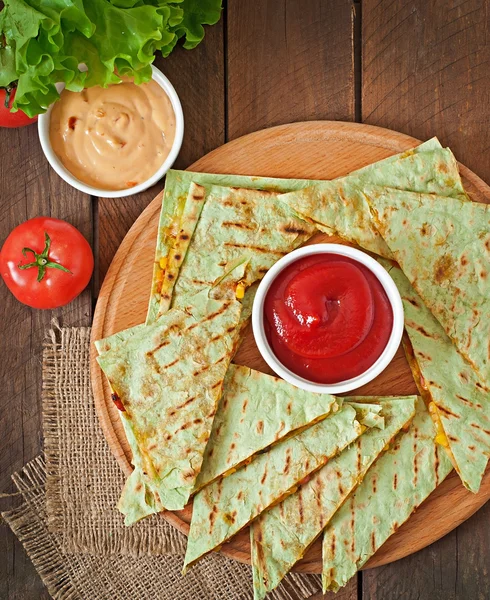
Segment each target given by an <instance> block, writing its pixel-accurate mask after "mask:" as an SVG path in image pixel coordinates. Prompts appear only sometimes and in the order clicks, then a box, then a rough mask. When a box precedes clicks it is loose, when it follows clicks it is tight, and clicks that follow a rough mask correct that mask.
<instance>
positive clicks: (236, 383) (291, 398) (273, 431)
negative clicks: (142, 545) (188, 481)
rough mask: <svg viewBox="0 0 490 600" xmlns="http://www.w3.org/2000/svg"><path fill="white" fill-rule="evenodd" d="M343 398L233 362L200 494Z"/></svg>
mask: <svg viewBox="0 0 490 600" xmlns="http://www.w3.org/2000/svg"><path fill="white" fill-rule="evenodd" d="M341 405H342V399H341V398H336V397H335V396H331V395H329V394H316V393H313V392H307V391H305V390H301V389H299V388H296V387H294V386H292V385H290V384H289V383H287V382H286V381H284V380H282V379H279V378H277V377H271V376H270V375H265V374H264V373H260V372H259V371H254V370H253V369H249V368H248V367H241V366H238V365H230V367H229V369H228V372H227V374H226V377H225V381H224V385H223V395H222V397H221V400H220V402H219V405H218V410H217V412H216V417H215V419H214V422H213V429H212V431H211V437H210V438H209V443H208V445H207V446H206V452H205V454H204V460H203V465H202V469H201V472H200V473H199V477H198V478H197V482H196V486H195V490H194V491H195V492H197V491H199V490H200V489H201V488H203V487H204V486H205V485H208V484H209V483H211V482H213V481H215V480H216V479H217V478H218V477H220V476H222V475H225V474H231V472H230V471H233V470H236V469H238V468H239V467H242V466H244V464H245V461H250V460H251V459H252V457H253V456H254V455H256V454H257V453H258V452H260V451H262V450H264V449H266V448H268V447H269V446H271V445H273V444H275V443H277V442H278V441H279V440H282V439H283V438H285V437H287V436H290V435H292V434H293V433H298V430H299V429H303V428H305V427H308V426H311V425H313V424H314V423H315V422H318V421H320V420H321V419H324V418H325V417H326V416H327V415H328V414H329V413H330V412H336V411H337V410H338V409H339V407H340V406H341Z"/></svg>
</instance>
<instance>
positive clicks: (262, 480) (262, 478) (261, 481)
mask: <svg viewBox="0 0 490 600" xmlns="http://www.w3.org/2000/svg"><path fill="white" fill-rule="evenodd" d="M266 479H267V467H266V469H265V471H264V474H263V475H262V477H261V478H260V483H261V484H262V485H264V483H265V480H266Z"/></svg>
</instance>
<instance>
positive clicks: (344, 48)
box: [227, 0, 355, 139]
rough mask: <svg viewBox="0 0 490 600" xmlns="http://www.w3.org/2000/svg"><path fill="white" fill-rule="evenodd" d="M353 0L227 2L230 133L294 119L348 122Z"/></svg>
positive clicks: (351, 103)
mask: <svg viewBox="0 0 490 600" xmlns="http://www.w3.org/2000/svg"><path fill="white" fill-rule="evenodd" d="M353 7H354V3H352V2H350V1H348V0H330V1H329V2H324V1H323V0H305V1H303V2H297V1H296V0H262V1H261V2H255V1H254V0H230V1H229V2H228V27H227V46H228V59H227V65H228V137H229V139H233V138H236V137H238V136H240V135H244V134H245V133H249V132H251V131H255V130H257V129H262V128H264V127H271V126H273V125H279V124H282V123H288V122H292V121H303V120H305V121H311V120H314V119H337V120H344V121H353V120H354V118H355V107H354V100H355V95H354V52H353V32H354V28H353V23H354V8H353Z"/></svg>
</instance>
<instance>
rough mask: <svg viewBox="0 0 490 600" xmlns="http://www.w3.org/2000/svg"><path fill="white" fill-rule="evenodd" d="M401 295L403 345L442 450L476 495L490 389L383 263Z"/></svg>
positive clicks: (399, 275) (485, 453) (489, 443)
mask: <svg viewBox="0 0 490 600" xmlns="http://www.w3.org/2000/svg"><path fill="white" fill-rule="evenodd" d="M379 262H380V263H381V264H382V265H383V266H384V267H385V269H386V270H387V271H388V272H389V273H390V275H391V277H392V278H393V280H394V282H395V283H396V286H397V288H398V290H399V292H400V295H401V297H402V301H403V307H404V311H405V331H406V336H405V338H404V340H403V346H404V348H405V353H406V355H407V359H408V363H409V365H410V368H411V369H412V372H413V375H414V379H415V382H416V384H417V387H418V388H419V391H420V395H421V396H422V398H423V399H424V401H425V403H426V405H427V407H428V409H429V412H430V414H431V416H432V418H433V420H434V422H435V424H436V427H437V431H438V435H437V437H436V442H437V443H439V444H440V445H441V446H443V447H444V448H445V449H446V450H447V452H448V454H449V457H450V459H451V461H452V463H453V465H454V468H455V469H456V471H457V473H458V475H459V476H460V478H461V481H462V482H463V484H464V486H465V487H466V488H467V489H468V490H470V491H471V492H475V493H476V492H478V490H479V488H480V483H481V480H482V477H483V475H484V473H485V469H486V466H487V463H488V459H489V457H490V389H489V388H488V387H486V386H484V385H483V384H481V383H480V381H479V379H478V376H477V375H476V373H475V372H474V371H473V370H472V369H471V368H470V367H469V365H468V363H467V362H466V361H465V360H464V359H463V357H462V356H461V354H460V353H459V352H458V351H457V349H456V348H455V346H454V345H453V344H452V343H451V340H450V339H449V338H448V337H447V335H446V333H445V331H444V329H443V328H442V327H441V325H440V323H439V322H438V321H437V319H436V318H435V317H434V316H433V315H432V313H431V312H430V311H429V309H428V308H427V307H426V306H425V305H424V303H423V302H422V299H421V298H420V296H419V295H418V294H417V292H416V291H415V290H414V288H413V287H412V285H411V284H410V282H409V281H408V279H407V278H406V277H405V275H404V274H403V272H402V270H401V269H400V268H399V267H395V266H392V265H390V264H389V263H388V262H387V261H382V260H380V261H379Z"/></svg>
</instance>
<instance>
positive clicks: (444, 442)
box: [436, 432, 449, 448]
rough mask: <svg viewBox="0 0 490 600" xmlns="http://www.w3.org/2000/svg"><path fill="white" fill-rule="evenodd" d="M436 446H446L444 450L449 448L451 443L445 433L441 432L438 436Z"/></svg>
mask: <svg viewBox="0 0 490 600" xmlns="http://www.w3.org/2000/svg"><path fill="white" fill-rule="evenodd" d="M436 444H439V446H444V448H449V442H448V441H447V437H446V434H445V433H444V432H440V433H438V434H437V435H436Z"/></svg>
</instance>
